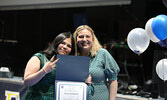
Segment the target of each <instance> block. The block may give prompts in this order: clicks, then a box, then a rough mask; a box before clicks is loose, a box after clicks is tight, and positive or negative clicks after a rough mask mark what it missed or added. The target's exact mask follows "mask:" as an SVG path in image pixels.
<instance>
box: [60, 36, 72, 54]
mask: <svg viewBox="0 0 167 100" xmlns="http://www.w3.org/2000/svg"><path fill="white" fill-rule="evenodd" d="M71 48H72V44H71V38H66V39H64V40H63V41H62V42H61V43H60V44H59V45H58V47H57V51H58V53H59V54H60V55H69V54H70V52H71Z"/></svg>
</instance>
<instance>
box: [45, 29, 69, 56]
mask: <svg viewBox="0 0 167 100" xmlns="http://www.w3.org/2000/svg"><path fill="white" fill-rule="evenodd" d="M66 38H71V40H72V35H71V33H70V32H63V33H60V34H59V35H57V36H56V37H55V39H54V40H53V42H52V43H51V44H50V45H49V47H48V48H47V49H46V50H44V51H42V53H43V54H45V55H46V57H47V58H48V59H51V57H52V56H53V55H55V56H56V55H57V54H58V52H57V47H58V45H59V44H60V43H61V42H62V41H63V40H64V39H66Z"/></svg>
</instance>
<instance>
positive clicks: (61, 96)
mask: <svg viewBox="0 0 167 100" xmlns="http://www.w3.org/2000/svg"><path fill="white" fill-rule="evenodd" d="M55 85H56V88H55V89H56V90H55V91H56V100H87V85H86V84H85V83H84V82H68V81H57V82H55Z"/></svg>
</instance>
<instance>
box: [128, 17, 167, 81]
mask: <svg viewBox="0 0 167 100" xmlns="http://www.w3.org/2000/svg"><path fill="white" fill-rule="evenodd" d="M150 40H151V41H152V42H154V43H158V44H159V45H160V46H162V47H167V16H166V15H163V14H161V15H158V16H156V17H154V18H151V19H149V20H148V21H147V23H146V25H145V29H142V28H134V29H133V30H131V31H130V32H129V34H128V37H127V43H128V46H129V48H130V49H131V50H132V51H133V52H134V53H136V54H141V53H143V52H144V51H145V50H146V49H147V48H148V46H149V43H150ZM156 73H157V75H158V76H159V77H160V78H161V79H162V80H164V81H166V80H167V59H161V60H160V61H159V62H158V63H157V65H156Z"/></svg>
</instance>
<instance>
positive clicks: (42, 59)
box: [33, 53, 44, 68]
mask: <svg viewBox="0 0 167 100" xmlns="http://www.w3.org/2000/svg"><path fill="white" fill-rule="evenodd" d="M33 56H36V57H38V58H39V60H40V62H41V65H40V68H42V67H43V66H44V62H43V61H44V57H43V54H42V53H35V54H34V55H33Z"/></svg>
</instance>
